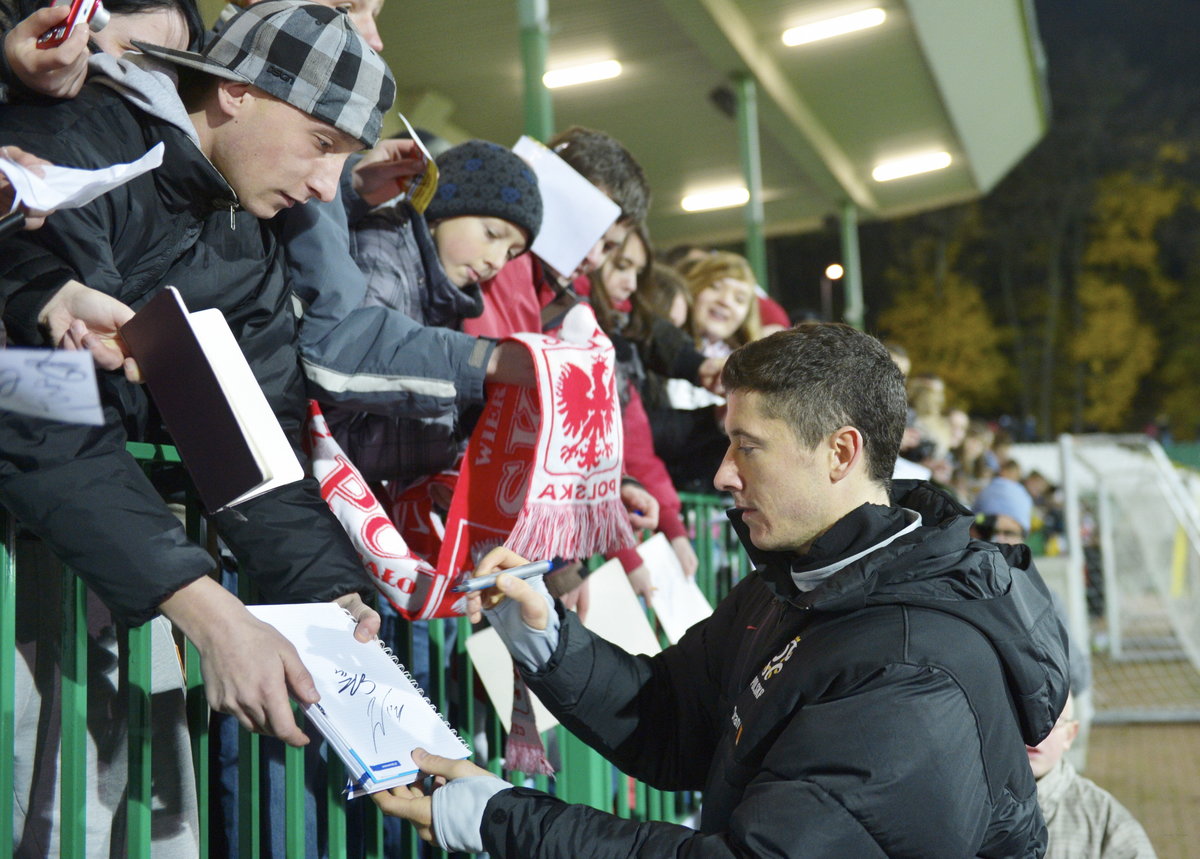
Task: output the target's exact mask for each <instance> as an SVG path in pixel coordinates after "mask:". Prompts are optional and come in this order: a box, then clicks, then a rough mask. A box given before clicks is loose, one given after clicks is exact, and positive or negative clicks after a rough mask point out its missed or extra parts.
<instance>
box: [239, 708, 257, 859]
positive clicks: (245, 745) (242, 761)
mask: <svg viewBox="0 0 1200 859" xmlns="http://www.w3.org/2000/svg"><path fill="white" fill-rule="evenodd" d="M261 786H262V772H261V769H260V767H259V755H258V734H252V733H250V732H249V731H247V730H245V729H244V728H243V729H241V730H239V731H238V815H237V822H238V856H239V857H241V859H258V856H259V852H260V851H261V849H262V830H261V813H260V804H259V801H258V794H259V790H260V788H261Z"/></svg>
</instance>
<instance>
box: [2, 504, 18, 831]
mask: <svg viewBox="0 0 1200 859" xmlns="http://www.w3.org/2000/svg"><path fill="white" fill-rule="evenodd" d="M15 534H16V528H15V527H14V523H13V520H12V517H11V516H9V515H8V514H7V513H5V512H4V511H3V510H0V797H11V796H13V761H14V758H15V755H16V750H15V748H14V745H15V743H16V717H15V714H14V709H15V707H16V703H17V702H16V690H15V688H14V684H15V682H16V677H17V644H16V642H17V565H16V559H15V558H14V557H13V553H14V552H16V549H17V547H16V537H15ZM12 841H13V816H12V806H11V805H9V807H8V808H7V809H5V808H4V807H3V806H2V805H0V844H12Z"/></svg>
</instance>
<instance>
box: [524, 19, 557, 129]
mask: <svg viewBox="0 0 1200 859" xmlns="http://www.w3.org/2000/svg"><path fill="white" fill-rule="evenodd" d="M547 3H548V0H517V21H518V24H519V25H520V29H521V65H522V66H523V67H524V70H525V133H526V134H528V135H529V136H530V137H533V138H535V139H537V140H540V141H542V142H543V143H545V142H546V141H547V140H549V139H550V138H551V136H552V135H553V134H554V105H553V103H552V102H551V101H550V90H548V89H546V85H545V84H544V83H542V75H544V74H545V73H546V55H547V54H548V53H549V49H550V48H549V46H550V25H549V24H548V23H547V20H548V14H547Z"/></svg>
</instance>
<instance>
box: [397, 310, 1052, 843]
mask: <svg viewBox="0 0 1200 859" xmlns="http://www.w3.org/2000/svg"><path fill="white" fill-rule="evenodd" d="M723 378H724V383H725V387H726V389H727V390H728V392H729V395H728V400H729V408H728V414H727V417H726V421H725V426H726V430H727V432H728V435H729V438H730V445H729V450H728V452H727V453H726V455H725V459H724V461H723V463H722V465H721V467H720V470H719V471H718V473H717V477H716V481H715V482H716V485H717V487H718V488H720V489H722V490H724V491H727V492H730V493H732V495H733V497H734V500H735V503H736V505H737V507H736V509H735V510H733V511H731V513H730V516H731V518H732V520H733V522H734V526H735V528H736V529H737V531H738V533H739V536H740V537H741V538H742V542H743V544H744V545H745V547H746V550H747V552H748V553H749V555H750V557H751V559H752V560H753V561H754V563H755V568H756V569H755V572H754V573H753V574H752V575H750V576H748V577H747V578H745V579H744V580H743V581H741V582H740V583H739V584H738V585H737V586H736V587H735V588H734V589H733V591H732V592H731V593H730V594H729V596H728V597H726V598H725V599H724V600H723V601H722V602H721V603H720V605H718V607H717V608H716V610H715V612H714V614H713V615H712V617H710V618H709V619H708V620H706V621H702V622H701V623H699V624H697V625H696V626H695V627H693V628H692V629H691V630H690V631H689V632H688V633H687V634H686V635H685V636H684V637H683V638H682V639H681V640H680V642H679V643H678V644H676V645H674V646H672V647H669V648H667V649H666V650H664V651H663V652H662V653H661V654H659V655H657V656H654V657H646V656H631V655H629V654H627V653H624V652H623V651H620V650H619V649H617V648H615V647H614V646H612V645H610V644H608V643H607V642H605V641H603V640H602V639H599V638H597V637H596V636H594V635H593V634H591V633H590V632H589V631H588V630H586V629H585V628H584V627H583V626H582V625H581V624H580V623H579V622H578V619H577V618H576V617H574V616H573V615H572V614H570V613H568V612H563V611H562V610H561V607H558V608H557V610H555V608H556V607H554V606H552V605H551V603H550V601H549V599H548V597H547V596H546V595H545V590H544V587H542V586H540V585H531V584H529V583H527V582H524V581H519V580H517V579H515V578H512V577H507V576H501V577H500V579H499V581H498V582H497V589H496V590H491V591H485V592H484V594H483V598H482V603H483V605H485V606H487V609H486V611H487V614H488V616H489V619H490V620H491V621H492V623H493V625H494V626H496V628H497V630H498V631H499V632H500V634H501V637H502V638H503V639H504V640H505V643H506V644H507V645H508V647H509V649H510V651H512V653H513V656H514V660H515V662H516V663H517V664H518V665H519V666H520V667H521V671H522V674H523V675H524V677H525V678H526V680H527V682H528V684H529V687H530V688H531V689H532V690H533V691H534V693H535V694H537V696H538V697H539V698H540V699H541V700H542V701H543V702H544V703H545V704H546V705H547V706H548V707H549V708H550V709H551V710H552V711H553V712H554V713H555V715H556V716H558V718H559V719H560V720H561V721H562V723H563V724H564V725H566V726H567V727H568V728H569V729H570V730H572V731H573V732H574V733H576V734H577V735H578V736H580V737H581V738H582V739H584V740H585V741H586V742H587V743H589V744H590V745H591V746H592V747H593V748H595V749H597V750H598V751H599V752H601V753H602V754H604V755H605V756H606V757H608V758H609V759H610V760H612V761H613V762H614V763H615V764H616V765H617V766H619V767H620V768H621V769H622V770H624V771H625V772H627V773H630V774H631V775H634V776H636V777H637V778H639V779H642V780H643V781H645V782H647V783H648V784H650V785H652V786H654V787H658V788H662V789H667V790H701V789H702V790H703V791H704V803H703V810H702V815H701V819H700V826H699V830H698V831H696V830H691V829H688V828H685V827H683V826H678V825H675V824H669V823H640V822H637V821H632V820H621V819H618V818H616V817H614V816H613V815H610V814H607V813H605V812H601V811H597V810H595V809H592V808H586V807H583V806H576V805H567V804H565V803H563V802H561V801H559V800H557V799H555V798H553V797H551V796H548V795H546V794H543V793H540V792H538V791H534V790H529V789H526V788H521V787H513V786H512V785H509V784H508V783H507V782H504V781H501V780H500V779H497V778H495V777H493V776H490V775H487V774H485V773H484V772H483V771H482V770H480V769H479V768H477V767H475V766H474V765H473V764H470V763H469V762H466V761H454V762H451V761H446V760H444V759H441V758H436V757H434V756H427V755H421V754H419V755H417V756H416V757H417V761H418V763H419V764H420V765H421V766H422V768H423V769H425V770H427V771H429V772H431V773H434V774H437V775H441V776H443V777H445V778H447V779H449V781H448V782H447V783H446V785H445V786H444V787H441V788H438V789H436V790H435V791H434V792H433V794H432V796H431V797H425V796H423V795H421V791H420V790H419V789H416V788H408V789H405V790H397V791H394V792H393V793H392V794H391V795H387V794H384V795H377V797H378V798H377V802H378V803H379V804H380V806H381V807H383V808H384V810H385V811H387V812H389V813H392V814H396V815H398V816H401V817H405V818H407V819H409V820H411V821H413V822H414V823H416V825H417V826H418V829H419V831H420V832H421V833H422V835H424V836H425V837H427V838H429V839H431V840H434V841H436V842H437V843H439V844H442V845H444V846H446V847H449V848H450V849H474V850H480V849H482V850H486V851H487V852H488V853H489V854H490V855H491V856H495V857H516V856H520V857H551V856H568V855H573V856H579V857H609V856H612V857H617V856H721V857H726V856H836V857H842V856H884V855H887V856H919V857H942V856H944V857H964V856H989V857H1001V856H1004V857H1014V856H1038V855H1041V852H1042V851H1043V850H1044V849H1045V826H1044V824H1043V821H1042V818H1041V815H1040V813H1039V812H1038V807H1037V797H1036V789H1035V785H1034V782H1033V780H1032V779H1031V778H1030V775H1029V773H1028V772H1027V770H1028V766H1027V765H1026V761H1025V751H1024V744H1025V743H1028V742H1032V741H1033V740H1034V739H1036V738H1040V737H1042V736H1044V735H1045V734H1047V733H1048V732H1049V731H1050V729H1051V727H1052V726H1053V724H1054V720H1055V715H1056V713H1057V710H1058V708H1059V707H1060V706H1061V704H1062V702H1063V700H1064V699H1065V697H1066V692H1067V682H1066V671H1067V659H1066V654H1065V634H1064V632H1063V629H1062V627H1061V625H1060V624H1059V622H1058V621H1057V619H1056V617H1055V615H1054V612H1053V610H1052V608H1051V605H1050V600H1049V597H1048V595H1047V592H1046V590H1045V587H1044V585H1043V584H1042V582H1041V580H1040V578H1039V577H1038V575H1037V573H1036V572H1035V571H1034V570H1033V569H1032V568H1031V567H1030V566H1029V556H1028V552H1024V553H1020V552H1018V553H1014V554H1012V555H1011V556H1006V555H1004V554H1002V552H1001V549H1000V548H998V547H996V546H994V545H990V544H986V543H981V542H977V541H973V540H971V538H970V536H969V534H968V529H969V527H970V524H971V518H970V516H969V514H968V513H967V511H966V510H964V509H963V508H962V507H961V506H959V505H958V504H957V503H956V502H954V501H953V500H951V499H950V498H949V497H948V496H945V495H943V494H942V493H941V492H939V491H938V490H936V489H934V488H933V487H931V486H929V485H928V484H923V483H908V484H903V485H901V484H897V485H895V486H889V476H890V474H891V470H892V466H893V463H894V461H895V458H896V455H897V450H898V448H899V444H900V437H901V435H902V433H903V429H904V419H905V396H904V385H903V380H902V378H901V376H900V373H899V371H898V370H897V369H896V368H895V365H894V364H893V363H892V362H891V360H890V358H889V357H888V353H887V350H886V349H884V348H883V346H882V345H881V344H880V343H879V342H878V341H877V340H875V339H874V338H871V337H869V336H867V335H865V334H862V333H860V332H858V331H855V330H854V329H852V328H849V327H846V326H842V325H830V324H814V325H805V326H800V327H799V328H796V329H792V330H788V331H784V332H780V333H778V334H775V335H773V336H772V337H769V338H767V339H765V340H761V341H758V342H755V343H752V344H750V345H748V346H745V347H743V348H742V349H739V350H738V351H737V352H735V353H734V354H733V355H732V356H731V357H730V358H729V361H728V363H727V365H726V367H725V370H724V376H723ZM889 490H890V491H889ZM520 561H521V559H519V558H516V557H514V556H512V554H511V553H509V552H507V551H506V550H503V549H499V550H496V552H495V553H493V554H492V555H491V556H489V558H486V559H485V560H484V562H483V563H482V564H481V565H480V568H479V572H480V574H485V573H487V572H489V571H490V570H494V569H497V568H507V567H510V566H513V565H515V564H517V563H520Z"/></svg>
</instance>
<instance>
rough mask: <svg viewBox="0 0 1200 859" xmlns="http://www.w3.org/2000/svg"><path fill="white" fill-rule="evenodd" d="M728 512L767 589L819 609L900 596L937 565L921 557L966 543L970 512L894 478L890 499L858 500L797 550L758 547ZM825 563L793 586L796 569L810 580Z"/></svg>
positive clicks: (737, 515)
mask: <svg viewBox="0 0 1200 859" xmlns="http://www.w3.org/2000/svg"><path fill="white" fill-rule="evenodd" d="M728 515H729V518H730V520H731V522H732V524H733V527H734V530H735V531H736V532H737V534H738V537H739V538H740V539H741V541H742V545H743V546H744V547H745V549H746V553H747V555H748V556H749V557H750V560H751V561H752V562H753V563H754V566H755V568H756V572H757V573H758V574H759V575H760V576H761V577H762V579H763V580H764V582H766V584H767V585H768V586H769V587H770V588H771V590H772V591H773V592H774V593H775V595H776V596H777V597H778V598H780V599H783V600H786V601H787V602H790V603H792V604H793V605H796V606H798V607H801V608H805V609H817V610H822V611H849V610H852V609H855V608H861V607H862V606H864V605H867V604H868V603H871V602H877V601H882V602H894V601H902V596H901V595H902V594H903V593H904V592H906V591H910V590H913V589H915V590H923V589H922V587H921V584H920V582H921V579H922V577H923V575H924V574H925V573H926V571H927V570H928V571H932V572H937V573H939V574H940V572H941V571H943V570H944V564H941V563H936V564H932V565H929V564H926V562H927V561H929V560H931V559H933V558H941V557H944V556H946V555H952V554H961V553H962V552H963V551H964V549H965V547H966V546H967V544H968V543H969V542H970V525H971V515H970V511H968V510H967V509H966V508H965V507H963V506H962V505H961V504H959V503H958V502H957V501H955V500H954V499H953V498H951V497H950V496H949V495H947V494H946V493H945V492H943V491H942V490H940V489H937V488H936V487H934V486H933V485H932V484H929V483H926V482H924V481H912V480H906V481H895V482H894V483H893V485H892V506H890V507H882V506H879V505H874V504H864V505H863V506H861V507H859V508H857V509H856V510H853V511H851V513H849V514H848V515H846V516H845V517H843V518H842V519H840V520H838V522H836V523H835V524H834V525H833V526H832V527H831V528H830V529H829V530H828V531H827V532H826V533H825V534H823V535H821V537H820V538H818V539H817V540H816V541H815V542H814V543H813V546H812V548H811V549H810V551H809V552H808V553H807V554H805V555H798V554H796V553H794V552H771V551H764V550H762V549H759V548H758V547H756V546H755V545H754V544H753V543H752V542H751V541H750V536H749V530H748V529H747V528H746V526H745V524H744V523H743V522H742V516H741V512H740V511H737V510H731V511H729V514H728ZM831 567H832V568H833V569H832V570H831V571H829V572H827V573H826V575H825V576H823V577H822V580H821V581H819V582H818V583H817V584H816V586H815V587H812V588H811V589H810V590H807V591H805V590H802V589H801V588H800V587H798V586H797V581H796V576H797V575H799V577H800V579H801V581H805V580H811V578H812V577H811V576H810V575H809V574H810V573H812V572H814V571H820V570H829V568H831ZM834 573H837V575H834ZM984 589H985V590H987V588H986V587H985V588H984Z"/></svg>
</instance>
